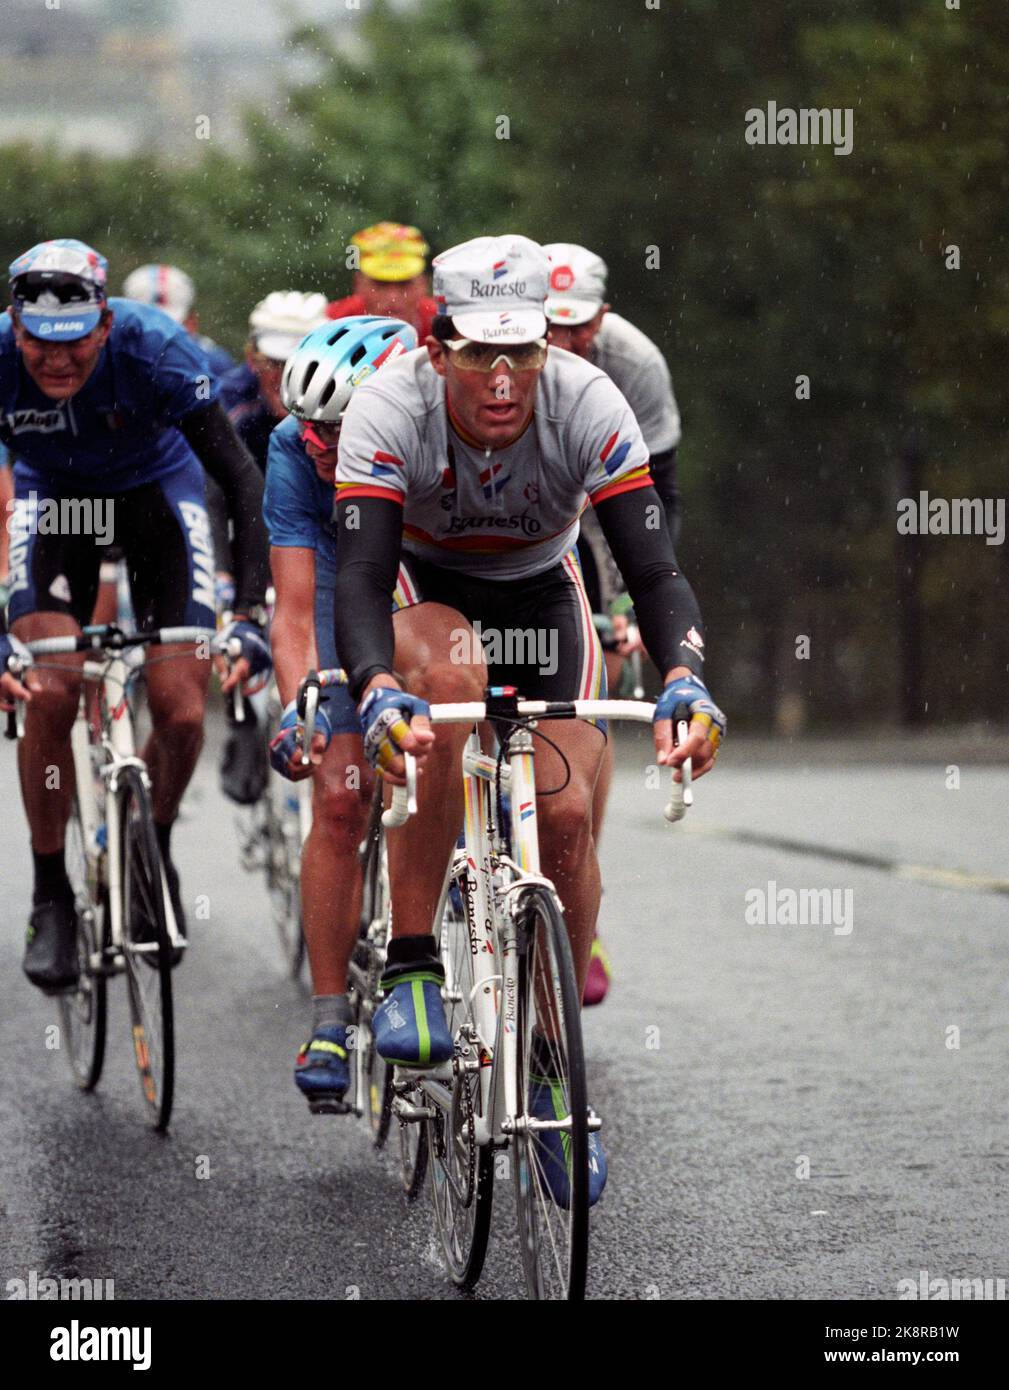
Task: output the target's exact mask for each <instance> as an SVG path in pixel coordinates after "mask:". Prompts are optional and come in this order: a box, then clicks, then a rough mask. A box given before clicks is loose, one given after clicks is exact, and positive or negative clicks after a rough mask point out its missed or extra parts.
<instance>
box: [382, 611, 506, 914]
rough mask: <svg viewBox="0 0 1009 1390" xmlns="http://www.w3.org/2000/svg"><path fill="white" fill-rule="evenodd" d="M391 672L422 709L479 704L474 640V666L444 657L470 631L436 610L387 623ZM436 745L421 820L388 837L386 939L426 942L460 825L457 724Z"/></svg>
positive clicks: (461, 731)
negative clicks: (392, 640) (391, 633)
mask: <svg viewBox="0 0 1009 1390" xmlns="http://www.w3.org/2000/svg"><path fill="white" fill-rule="evenodd" d="M393 623H394V627H395V632H396V657H395V665H396V671H397V672H398V673H399V675H400V677H401V678H402V681H403V685H404V686H405V687H406V689H407V690H409V691H410V693H411V694H413V695H420V696H421V697H422V698H423V699H425V700H427V701H428V703H429V704H441V703H445V702H454V701H460V700H481V699H483V692H484V688H485V686H486V684H487V667H486V665H485V663H484V660H483V656H482V654H481V652H480V643H479V641H478V640H477V639H476V638H475V637H474V638H473V640H472V643H471V645H470V648H469V649H470V652H471V654H472V655H474V656H476V658H477V659H476V660H475V661H458V662H457V661H455V660H453V659H451V658H450V655H449V653H450V651H451V650H452V648H453V646H455V647H456V648H457V647H458V645H459V644H458V642H454V641H453V637H452V633H453V632H456V633H457V632H458V631H459V629H460V628H465V629H466V630H467V631H468V630H469V624H468V623H467V622H466V620H465V618H463V617H462V615H461V614H460V613H457V612H456V611H455V610H454V609H452V608H447V607H445V605H444V604H440V603H421V604H418V605H416V606H415V607H413V608H406V609H404V610H402V611H401V612H399V613H397V614H396V615H395V618H394V619H393ZM435 732H436V735H437V741H436V743H435V746H434V750H433V751H432V753H431V754H430V756H429V757H428V758H427V760H426V762H425V764H424V768H423V772H422V774H421V775H420V776H419V777H418V779H417V801H418V806H419V810H420V814H419V815H418V816H416V817H413V818H411V819H410V820H409V821H408V822H407V823H406V825H405V826H403V827H402V828H401V829H399V830H393V831H390V832H389V837H388V845H389V877H390V886H391V890H392V908H393V934H394V935H395V936H397V937H400V936H427V935H429V934H430V932H431V931H432V922H433V920H434V912H435V908H436V907H437V906H438V897H439V894H440V893H441V888H442V882H443V880H444V876H445V865H446V864H447V863H448V857H449V855H450V854H451V852H452V846H453V845H454V844H455V841H456V838H457V836H458V834H459V828H460V826H461V825H462V763H461V760H462V749H463V745H464V744H465V742H466V739H467V737H468V735H469V729H468V728H467V727H466V726H465V725H462V724H444V725H439V726H436V729H435Z"/></svg>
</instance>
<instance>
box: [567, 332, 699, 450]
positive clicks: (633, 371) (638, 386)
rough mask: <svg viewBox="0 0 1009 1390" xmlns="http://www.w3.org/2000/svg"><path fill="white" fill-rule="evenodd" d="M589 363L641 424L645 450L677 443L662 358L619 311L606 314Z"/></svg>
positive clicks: (676, 423)
mask: <svg viewBox="0 0 1009 1390" xmlns="http://www.w3.org/2000/svg"><path fill="white" fill-rule="evenodd" d="M588 360H589V361H590V362H592V364H593V365H594V366H596V367H599V368H600V369H601V370H602V371H604V372H605V373H606V375H607V376H608V377H609V378H610V379H611V380H612V381H614V382H616V384H617V386H618V387H619V388H620V390H621V392H622V393H623V395H624V396H625V397H626V400H627V403H628V405H629V406H630V407H631V409H632V410H633V411H634V418H635V419H636V420H637V422H638V424H639V425H640V426H641V433H642V434H643V435H644V437H645V443H646V444H647V445H648V451H649V453H651V454H664V453H665V452H666V450H667V449H672V448H673V447H674V446H675V445H677V444H679V442H680V412H679V409H678V407H677V405H676V397H675V396H674V395H673V383H672V379H671V377H670V375H669V368H668V367H667V366H666V359H665V358H664V357H663V355H662V353H661V352H660V351H659V349H658V348H657V347H656V346H655V344H654V343H653V342H652V340H651V338H649V337H647V336H646V335H645V334H644V333H642V332H641V329H640V328H635V327H634V325H633V323H628V321H627V320H626V319H624V318H621V317H620V315H619V314H613V313H607V314H604V315H603V321H602V324H601V325H600V328H599V332H598V333H597V334H596V336H595V338H594V339H593V342H592V347H591V349H590V352H589V359H588Z"/></svg>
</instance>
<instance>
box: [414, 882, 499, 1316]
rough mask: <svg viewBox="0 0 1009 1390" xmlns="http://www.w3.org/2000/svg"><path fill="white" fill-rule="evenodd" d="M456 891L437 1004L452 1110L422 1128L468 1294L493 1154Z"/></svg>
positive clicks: (454, 1267)
mask: <svg viewBox="0 0 1009 1390" xmlns="http://www.w3.org/2000/svg"><path fill="white" fill-rule="evenodd" d="M454 886H455V888H456V890H457V891H456V894H453V893H451V892H450V893H449V895H448V896H447V898H446V900H445V911H444V914H443V916H442V924H441V956H442V961H443V963H444V966H445V984H444V986H443V987H442V997H443V999H444V1001H445V1017H446V1019H447V1021H448V1026H449V1031H450V1033H451V1034H452V1037H453V1040H454V1042H455V1059H454V1068H455V1072H454V1075H453V1078H452V1107H451V1109H450V1110H449V1111H444V1110H442V1109H440V1108H437V1107H436V1114H435V1118H434V1119H432V1120H428V1122H427V1128H428V1145H429V1150H430V1158H429V1168H430V1174H431V1200H432V1202H433V1204H434V1211H435V1219H436V1221H437V1224H438V1233H439V1235H440V1237H441V1243H442V1249H443V1250H444V1253H445V1261H446V1264H447V1266H448V1272H449V1275H450V1276H451V1278H452V1281H453V1283H455V1284H457V1285H458V1286H459V1288H462V1289H471V1288H472V1287H473V1286H474V1284H476V1282H477V1280H478V1279H479V1278H480V1275H481V1273H482V1271H483V1265H484V1259H485V1258H486V1255H487V1242H488V1240H489V1238H490V1219H491V1207H492V1202H493V1197H494V1154H493V1151H492V1149H491V1146H490V1145H489V1144H482V1145H480V1144H477V1142H476V1119H477V1116H478V1115H479V1114H480V1112H481V1105H482V1097H481V1090H480V1078H481V1063H482V1060H483V1058H482V1051H483V1049H482V1048H481V1045H480V1038H479V1033H478V1030H477V1026H476V1022H475V1020H474V1017H473V991H474V986H475V983H476V973H475V971H474V968H473V952H472V950H471V949H470V939H469V931H468V930H467V926H466V916H465V909H464V904H465V901H466V897H465V895H466V891H467V889H466V875H465V873H463V874H461V875H460V876H459V878H458V879H457V880H456V882H455V885H454ZM492 1042H493V1040H492Z"/></svg>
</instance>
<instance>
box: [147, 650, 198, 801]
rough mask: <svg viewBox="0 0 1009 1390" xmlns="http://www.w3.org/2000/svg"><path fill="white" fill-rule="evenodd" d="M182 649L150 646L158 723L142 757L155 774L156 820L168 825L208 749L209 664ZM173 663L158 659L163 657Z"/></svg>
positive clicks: (151, 695)
mask: <svg viewBox="0 0 1009 1390" xmlns="http://www.w3.org/2000/svg"><path fill="white" fill-rule="evenodd" d="M184 651H185V649H184V648H181V647H149V648H148V656H147V669H146V678H147V700H148V705H149V707H150V711H151V722H152V725H153V728H152V731H151V736H150V738H149V739H148V740H147V745H146V747H145V748H144V751H143V758H144V760H145V762H146V763H147V766H148V768H149V769H150V773H151V797H152V801H153V803H154V819H155V820H156V821H157V822H158V823H159V824H161V825H169V824H171V822H172V821H173V820H174V819H175V817H176V816H177V815H178V812H179V803H180V802H181V800H182V794H183V792H184V791H185V790H186V787H187V786H188V785H189V779H190V778H191V777H192V775H193V769H194V768H195V766H196V759H197V758H198V757H199V754H200V749H201V748H202V747H203V712H204V708H205V706H206V701H207V684H208V682H209V680H210V662H209V661H204V660H202V659H201V658H200V657H198V656H196V655H195V653H194V654H189V653H186V654H185V655H183V654H182V653H183V652H184ZM162 655H163V656H167V657H168V660H166V661H158V660H157V659H156V658H157V657H158V656H162Z"/></svg>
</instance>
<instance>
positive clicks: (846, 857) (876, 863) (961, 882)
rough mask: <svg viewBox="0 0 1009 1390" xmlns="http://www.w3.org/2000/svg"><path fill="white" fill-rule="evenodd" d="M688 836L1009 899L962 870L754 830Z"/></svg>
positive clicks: (1007, 885) (1003, 882) (1004, 887)
mask: <svg viewBox="0 0 1009 1390" xmlns="http://www.w3.org/2000/svg"><path fill="white" fill-rule="evenodd" d="M687 833H688V834H690V835H713V836H716V837H718V838H719V839H723V840H735V841H736V842H737V844H741V845H755V846H759V847H760V848H762V849H780V850H785V851H786V852H787V853H789V854H809V855H812V856H813V857H814V858H816V859H836V860H838V861H839V862H840V863H843V864H857V865H859V867H861V868H866V869H879V870H880V871H881V872H882V873H888V874H895V875H896V876H897V877H898V878H911V879H915V880H917V882H919V883H931V884H932V885H933V887H936V888H959V889H962V890H964V891H966V892H968V893H998V894H1000V895H1002V896H1009V879H1004V878H991V877H989V876H988V875H987V874H971V873H968V872H967V871H966V870H964V869H940V868H936V866H935V865H933V864H905V863H903V862H902V861H901V860H900V859H889V858H887V857H886V855H883V854H870V853H868V852H866V851H865V850H858V849H838V848H837V847H836V846H834V845H818V844H816V843H814V842H813V841H810V840H793V839H790V838H789V837H788V836H785V835H764V834H760V833H759V832H758V831H755V830H734V829H733V828H732V827H731V826H728V825H699V824H698V823H697V822H696V821H695V822H694V823H693V824H692V825H690V826H688V827H687Z"/></svg>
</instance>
